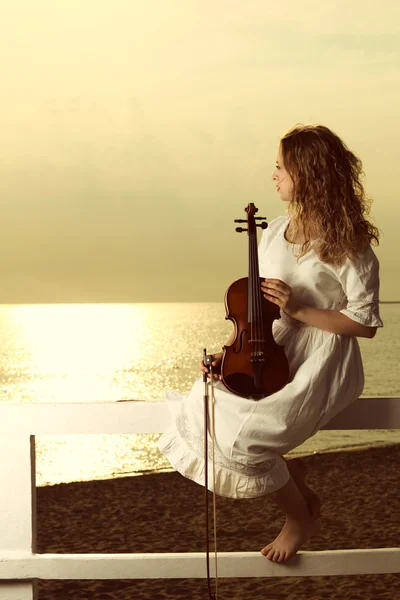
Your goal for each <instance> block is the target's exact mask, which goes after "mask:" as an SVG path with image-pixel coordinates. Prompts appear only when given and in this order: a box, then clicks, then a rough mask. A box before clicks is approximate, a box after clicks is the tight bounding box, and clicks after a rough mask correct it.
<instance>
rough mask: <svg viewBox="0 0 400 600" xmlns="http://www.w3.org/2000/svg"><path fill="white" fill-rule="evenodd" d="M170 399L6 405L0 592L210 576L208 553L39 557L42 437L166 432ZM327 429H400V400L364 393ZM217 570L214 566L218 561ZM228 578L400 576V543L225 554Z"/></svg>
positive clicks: (24, 595) (221, 567)
mask: <svg viewBox="0 0 400 600" xmlns="http://www.w3.org/2000/svg"><path fill="white" fill-rule="evenodd" d="M169 418H170V417H169V412H168V407H167V405H166V404H165V403H164V402H137V401H132V402H129V401H127V402H126V401H124V402H96V403H68V404H64V403H59V404H57V403H36V404H22V403H21V404H11V403H4V404H0V434H1V435H0V477H1V479H2V484H3V485H2V493H1V494H0V597H1V599H2V600H35V599H36V598H37V580H38V579H138V578H139V579H147V578H148V579H150V578H176V577H179V578H182V577H184V578H186V577H187V578H204V577H205V576H206V570H205V556H204V553H198V552H193V553H174V554H37V553H36V486H35V435H43V434H50V435H56V434H105V433H107V434H110V433H111V434H112V433H117V434H123V433H161V432H163V431H164V430H165V429H166V426H167V423H168V421H169ZM325 429H332V430H333V429H336V430H341V429H400V398H360V399H358V400H357V401H356V402H354V403H353V405H352V406H350V407H349V408H347V409H346V410H344V411H343V412H342V413H341V414H340V415H337V416H336V417H335V418H334V419H333V420H332V421H331V422H330V423H329V425H328V426H327V427H325ZM212 568H213V566H212ZM218 572H219V576H221V577H276V576H279V577H283V576H289V577H290V576H297V577H298V576H311V575H351V574H362V573H399V572H400V548H380V549H371V550H331V551H330V550H328V551H323V552H321V551H318V552H299V553H298V554H297V555H296V556H294V557H293V558H292V559H291V560H290V561H289V562H288V563H286V564H283V565H282V564H278V563H273V562H270V561H266V560H265V559H264V558H263V557H262V556H260V554H259V553H255V552H245V553H241V552H221V553H219V561H218Z"/></svg>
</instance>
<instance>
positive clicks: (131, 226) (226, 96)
mask: <svg viewBox="0 0 400 600" xmlns="http://www.w3.org/2000/svg"><path fill="white" fill-rule="evenodd" d="M399 23H400V3H399V2H398V1H397V0H383V1H382V2H380V3H377V2H372V1H369V0H352V2H351V3H349V2H348V0H346V1H345V0H336V1H335V2H330V3H321V1H320V0H302V2H301V3H300V2H298V1H297V0H286V1H285V3H276V4H275V5H274V4H273V3H272V2H265V0H249V1H248V2H243V1H242V0H240V1H239V0H201V1H200V0H145V1H144V0H57V1H54V0H46V1H45V0H35V1H34V2H33V1H32V0H1V19H0V56H1V80H0V86H1V93H0V131H1V144H0V202H1V207H2V227H1V235H0V281H1V287H0V302H2V303H36V302H40V303H47V302H49V303H51V302H57V303H58V302H66V303H68V302H208V301H212V302H219V301H221V302H222V301H223V298H224V294H225V290H226V288H227V287H228V286H229V285H230V283H232V281H234V280H235V279H237V278H239V277H243V276H246V275H247V237H246V236H244V235H241V236H239V234H237V233H235V232H234V224H233V220H234V219H235V218H242V217H243V215H244V208H245V206H247V204H248V203H249V202H254V203H255V204H256V206H257V207H258V208H259V213H258V214H259V215H262V216H265V217H267V219H268V220H269V221H270V220H271V219H273V218H275V217H277V216H279V215H282V214H285V210H286V206H285V205H284V204H282V202H281V201H280V200H279V197H278V194H277V192H276V189H275V185H274V183H273V182H272V181H271V175H272V171H273V169H274V164H275V160H276V157H277V148H278V145H279V140H280V138H281V137H282V136H283V135H284V134H285V132H286V131H287V130H288V129H290V128H291V127H292V126H293V125H295V124H296V123H303V124H309V123H312V124H322V125H326V126H327V127H329V128H331V129H332V130H333V131H334V132H335V133H337V134H338V135H339V136H340V137H341V138H342V139H343V141H344V142H345V143H346V144H347V145H348V146H349V148H350V149H351V150H352V151H354V152H355V153H356V154H357V155H358V156H359V157H360V158H361V160H362V162H363V167H364V171H365V174H366V178H365V181H364V185H365V188H366V191H367V193H368V194H370V195H371V196H372V197H373V198H374V202H373V205H372V212H371V216H372V219H373V222H374V223H375V224H376V225H377V226H378V227H379V229H380V231H381V243H380V246H379V247H378V248H376V249H375V252H376V254H377V256H378V258H379V261H380V277H381V300H383V301H390V300H400V277H399V255H400V235H399V233H398V230H399V223H400V202H399V178H398V140H399V135H400V109H399V107H400V26H399Z"/></svg>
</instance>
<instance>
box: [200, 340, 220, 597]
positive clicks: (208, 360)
mask: <svg viewBox="0 0 400 600" xmlns="http://www.w3.org/2000/svg"><path fill="white" fill-rule="evenodd" d="M203 362H204V365H205V366H206V367H208V370H209V375H210V381H209V382H208V380H207V379H208V378H207V373H204V374H203V382H204V489H205V517H206V523H205V524H206V568H207V586H208V597H209V600H217V598H218V564H217V512H216V502H215V500H216V495H215V412H214V382H213V372H212V355H207V354H206V350H205V349H204V359H203ZM209 388H210V390H211V394H210V396H211V420H210V424H211V454H212V466H213V522H214V561H215V594H214V593H213V592H212V590H211V576H210V540H209V519H208V425H209V414H208V398H209V394H208V390H209Z"/></svg>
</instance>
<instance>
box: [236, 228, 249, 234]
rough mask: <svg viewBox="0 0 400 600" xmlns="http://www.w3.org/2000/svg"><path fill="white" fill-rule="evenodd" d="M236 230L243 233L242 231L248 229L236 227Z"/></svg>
mask: <svg viewBox="0 0 400 600" xmlns="http://www.w3.org/2000/svg"><path fill="white" fill-rule="evenodd" d="M235 231H237V232H238V233H242V231H247V229H245V228H244V227H236V228H235Z"/></svg>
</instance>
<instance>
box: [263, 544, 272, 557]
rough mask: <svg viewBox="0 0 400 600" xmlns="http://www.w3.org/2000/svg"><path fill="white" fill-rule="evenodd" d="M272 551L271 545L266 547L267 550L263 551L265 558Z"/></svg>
mask: <svg viewBox="0 0 400 600" xmlns="http://www.w3.org/2000/svg"><path fill="white" fill-rule="evenodd" d="M271 549H272V546H271V544H268V546H265V548H263V549H262V550H261V554H262V555H263V556H267V554H268V552H269V551H270V550H271Z"/></svg>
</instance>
